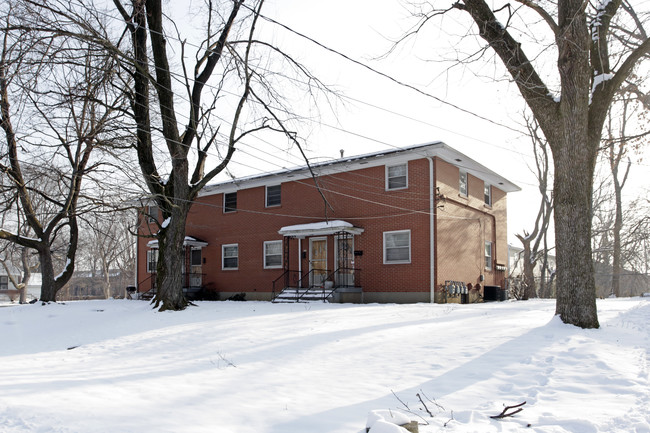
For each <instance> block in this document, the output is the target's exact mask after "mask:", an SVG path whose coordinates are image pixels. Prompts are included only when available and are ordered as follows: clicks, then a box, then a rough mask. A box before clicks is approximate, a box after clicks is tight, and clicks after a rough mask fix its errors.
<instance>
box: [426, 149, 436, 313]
mask: <svg viewBox="0 0 650 433" xmlns="http://www.w3.org/2000/svg"><path fill="white" fill-rule="evenodd" d="M427 159H428V160H429V237H430V239H429V262H430V265H429V266H430V268H429V272H430V276H429V291H430V299H429V302H431V303H432V304H433V303H434V302H435V291H436V256H435V253H436V248H435V241H436V238H435V232H434V224H435V210H436V190H435V186H436V185H435V179H434V178H433V175H434V170H433V158H431V157H430V156H427Z"/></svg>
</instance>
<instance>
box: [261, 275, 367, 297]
mask: <svg viewBox="0 0 650 433" xmlns="http://www.w3.org/2000/svg"><path fill="white" fill-rule="evenodd" d="M316 270H317V269H312V270H310V271H309V272H308V273H306V274H304V275H303V276H302V277H300V278H297V279H296V280H295V282H296V283H299V284H297V285H296V287H290V286H289V285H285V287H283V289H282V290H280V291H279V293H278V292H277V291H276V283H277V282H278V281H280V280H281V279H282V278H283V277H285V278H286V276H287V274H289V273H298V271H292V270H290V269H288V270H286V271H284V272H283V273H282V275H280V276H279V277H277V278H276V279H275V280H273V293H272V295H271V300H272V301H273V300H275V299H277V297H278V296H279V295H280V294H281V293H282V292H285V291H289V290H295V292H296V298H295V299H296V302H298V301H300V300H301V299H302V298H303V297H304V296H306V295H307V294H308V293H309V292H310V291H311V293H312V294H313V293H314V291H315V290H314V289H315V288H318V287H320V289H321V296H322V299H323V300H325V299H327V298H329V297H330V296H331V295H332V293H334V292H335V291H336V289H338V288H339V287H344V286H347V285H344V284H341V283H340V281H337V280H338V279H337V278H336V276H337V274H340V272H341V271H345V270H348V271H352V272H353V273H354V274H355V281H358V276H356V274H357V273H358V272H360V271H361V269H359V268H349V267H339V268H337V269H336V270H335V271H333V272H330V271H329V270H327V269H318V270H320V271H325V272H328V273H327V274H326V275H325V278H324V279H323V283H322V284H318V285H317V284H304V283H305V280H306V279H307V281H310V279H311V277H312V276H313V273H314V271H316ZM326 281H332V282H333V283H334V284H333V285H332V287H331V290H330V289H329V288H327V289H326V288H325V284H324V283H325V282H326ZM300 287H302V288H304V289H303V290H300ZM326 290H327V292H326ZM276 293H277V295H276Z"/></svg>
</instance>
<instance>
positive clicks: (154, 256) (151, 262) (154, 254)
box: [147, 248, 158, 274]
mask: <svg viewBox="0 0 650 433" xmlns="http://www.w3.org/2000/svg"><path fill="white" fill-rule="evenodd" d="M157 263H158V250H157V249H155V248H154V249H151V250H147V272H148V273H150V274H154V273H156V265H157Z"/></svg>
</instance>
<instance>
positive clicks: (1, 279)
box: [0, 275, 9, 290]
mask: <svg viewBox="0 0 650 433" xmlns="http://www.w3.org/2000/svg"><path fill="white" fill-rule="evenodd" d="M0 290H9V276H8V275H0Z"/></svg>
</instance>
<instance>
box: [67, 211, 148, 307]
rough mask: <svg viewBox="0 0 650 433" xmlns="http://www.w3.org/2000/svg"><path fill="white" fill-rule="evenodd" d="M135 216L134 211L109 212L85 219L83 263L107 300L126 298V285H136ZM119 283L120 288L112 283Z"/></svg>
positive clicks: (97, 213)
mask: <svg viewBox="0 0 650 433" xmlns="http://www.w3.org/2000/svg"><path fill="white" fill-rule="evenodd" d="M133 213H134V210H133V209H127V210H122V209H105V210H104V211H103V212H99V211H94V212H93V213H91V214H88V215H85V216H84V217H83V220H84V224H83V228H82V231H81V239H82V241H83V244H82V245H81V247H80V252H81V255H82V258H81V261H80V262H81V263H83V265H82V266H85V269H86V270H88V271H89V272H90V276H91V278H90V279H91V280H92V281H95V280H99V281H101V286H102V290H103V293H104V297H105V298H106V299H108V298H110V297H124V295H125V293H124V290H125V288H126V285H130V284H132V283H133V279H134V276H135V261H136V257H135V244H134V236H133V234H132V233H134V232H135V230H136V228H135V227H133V224H134V221H135V218H133V215H132V214H133ZM118 276H119V279H117V280H116V277H118ZM115 282H116V283H118V284H119V286H117V287H115V286H114V285H113V284H112V283H115Z"/></svg>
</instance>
